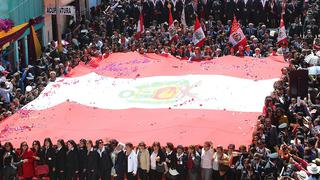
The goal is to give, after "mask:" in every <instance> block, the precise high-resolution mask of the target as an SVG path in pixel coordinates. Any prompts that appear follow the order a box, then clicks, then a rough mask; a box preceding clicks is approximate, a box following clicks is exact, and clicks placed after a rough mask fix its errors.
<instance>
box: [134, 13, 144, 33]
mask: <svg viewBox="0 0 320 180" xmlns="http://www.w3.org/2000/svg"><path fill="white" fill-rule="evenodd" d="M143 22H144V21H143V13H142V10H141V11H140V17H139V21H138V27H137V33H136V34H135V36H134V38H135V39H140V37H141V34H142V33H143V31H144V24H143Z"/></svg>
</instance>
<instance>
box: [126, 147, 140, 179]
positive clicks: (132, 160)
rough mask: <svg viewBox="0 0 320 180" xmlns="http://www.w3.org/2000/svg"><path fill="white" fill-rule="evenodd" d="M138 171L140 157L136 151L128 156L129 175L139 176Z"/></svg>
mask: <svg viewBox="0 0 320 180" xmlns="http://www.w3.org/2000/svg"><path fill="white" fill-rule="evenodd" d="M137 170H138V157H137V154H136V153H135V152H134V151H131V153H130V154H129V156H128V173H133V174H137Z"/></svg>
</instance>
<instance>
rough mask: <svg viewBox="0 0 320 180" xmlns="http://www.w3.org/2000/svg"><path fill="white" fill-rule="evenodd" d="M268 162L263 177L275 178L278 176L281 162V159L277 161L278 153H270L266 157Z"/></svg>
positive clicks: (281, 165)
mask: <svg viewBox="0 0 320 180" xmlns="http://www.w3.org/2000/svg"><path fill="white" fill-rule="evenodd" d="M268 158H269V161H268V162H267V163H266V165H265V167H264V169H265V176H266V177H269V178H270V177H272V178H277V177H278V175H279V174H280V172H281V170H282V167H283V162H282V161H281V159H279V154H278V153H271V154H269V155H268Z"/></svg>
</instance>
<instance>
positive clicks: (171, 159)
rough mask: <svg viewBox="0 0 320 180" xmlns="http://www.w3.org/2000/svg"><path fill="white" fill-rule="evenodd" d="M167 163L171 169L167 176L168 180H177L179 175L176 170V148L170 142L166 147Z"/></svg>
mask: <svg viewBox="0 0 320 180" xmlns="http://www.w3.org/2000/svg"><path fill="white" fill-rule="evenodd" d="M166 163H167V166H168V169H169V172H168V173H167V174H166V179H167V180H175V179H177V177H178V175H179V173H178V171H177V170H176V168H177V154H176V152H175V151H174V146H173V144H172V143H170V142H168V143H167V146H166Z"/></svg>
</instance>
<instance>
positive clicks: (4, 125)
mask: <svg viewBox="0 0 320 180" xmlns="http://www.w3.org/2000/svg"><path fill="white" fill-rule="evenodd" d="M276 58H281V56H275V57H269V58H266V59H254V60H253V59H252V58H238V57H234V56H226V57H222V58H218V59H215V60H214V61H206V62H199V63H187V62H183V61H180V60H179V59H176V58H174V57H171V56H170V57H167V58H165V57H162V56H160V55H156V54H146V55H140V54H139V53H135V52H131V53H114V54H111V55H110V56H109V57H108V58H107V59H105V60H102V61H96V63H97V64H96V65H95V66H94V67H91V66H88V65H85V64H80V65H79V66H77V67H76V68H75V69H73V71H72V72H71V74H70V75H69V77H61V78H58V79H57V80H56V81H55V82H52V83H50V84H49V85H48V86H47V87H46V88H45V90H44V91H43V92H42V93H41V94H40V96H39V97H38V98H36V99H35V100H34V101H32V102H31V103H29V104H27V105H26V106H25V107H23V108H22V109H21V110H19V111H18V112H17V113H15V114H14V115H13V116H11V117H9V118H7V119H6V120H4V121H2V122H1V123H0V141H1V142H6V141H11V142H13V143H14V145H15V146H17V145H19V143H20V142H22V141H27V142H28V143H31V142H32V141H33V140H40V141H43V139H44V138H45V137H51V138H52V139H53V141H56V140H57V139H60V138H63V139H66V140H68V139H74V140H76V141H78V140H80V139H82V138H85V139H92V140H96V139H99V138H102V139H110V138H116V139H118V140H120V141H122V142H132V143H134V144H137V143H139V142H140V141H142V140H143V141H145V142H146V143H147V144H149V145H150V144H151V143H152V142H153V141H160V142H161V143H166V142H172V143H174V144H182V145H190V144H202V143H203V142H204V141H206V140H212V141H213V142H214V144H216V145H217V144H221V145H224V146H227V145H228V144H229V143H234V144H236V145H237V146H238V145H241V144H244V145H247V144H249V143H250V142H251V138H252V132H253V130H254V126H255V124H256V119H257V117H258V115H259V114H260V113H261V112H262V109H263V105H264V98H265V97H266V96H267V95H270V93H271V92H272V90H273V83H274V82H275V81H276V80H277V79H278V78H279V77H280V76H281V68H283V67H285V66H287V64H286V63H284V62H279V61H278V60H277V59H276ZM240 59H241V60H240Z"/></svg>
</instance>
